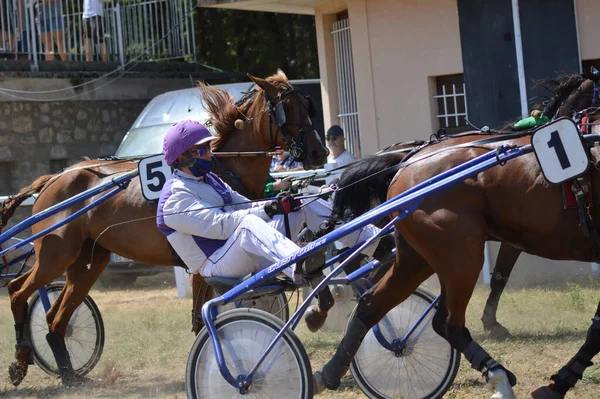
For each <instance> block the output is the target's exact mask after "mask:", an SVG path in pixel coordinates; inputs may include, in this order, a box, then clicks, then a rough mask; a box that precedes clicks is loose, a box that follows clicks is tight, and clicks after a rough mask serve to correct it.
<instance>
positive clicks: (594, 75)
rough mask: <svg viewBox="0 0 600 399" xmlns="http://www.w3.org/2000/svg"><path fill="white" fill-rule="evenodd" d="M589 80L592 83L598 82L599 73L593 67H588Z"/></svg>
mask: <svg viewBox="0 0 600 399" xmlns="http://www.w3.org/2000/svg"><path fill="white" fill-rule="evenodd" d="M589 78H590V79H591V80H592V81H594V82H598V80H600V72H598V70H597V69H596V68H595V67H594V66H592V67H590V75H589Z"/></svg>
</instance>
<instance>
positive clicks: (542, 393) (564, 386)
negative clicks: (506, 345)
mask: <svg viewBox="0 0 600 399" xmlns="http://www.w3.org/2000/svg"><path fill="white" fill-rule="evenodd" d="M598 353H600V302H599V303H598V309H597V310H596V315H595V316H594V318H593V319H592V325H591V326H590V328H589V329H588V332H587V336H586V338H585V342H584V344H583V346H582V347H581V348H579V351H578V352H577V354H576V355H575V356H574V357H573V358H572V359H571V360H569V362H568V363H567V364H566V365H565V366H564V367H563V368H561V369H560V370H559V372H558V373H556V374H554V375H553V376H552V377H550V378H551V379H552V380H553V381H554V383H552V384H550V385H549V386H544V387H541V388H538V389H536V390H535V391H533V392H532V393H531V396H532V397H533V398H534V399H562V398H564V397H565V395H566V394H567V391H568V390H570V389H571V388H573V387H574V386H575V384H576V383H577V381H579V380H580V379H581V378H583V372H584V371H585V369H586V368H588V367H589V366H591V365H592V364H594V363H592V359H593V358H594V356H596V355H597V354H598Z"/></svg>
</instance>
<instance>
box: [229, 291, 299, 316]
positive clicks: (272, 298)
mask: <svg viewBox="0 0 600 399" xmlns="http://www.w3.org/2000/svg"><path fill="white" fill-rule="evenodd" d="M238 308H251V309H259V310H264V311H265V312H267V313H270V314H272V315H274V316H277V317H278V318H280V319H281V320H282V321H283V322H284V323H285V322H287V321H288V320H289V319H290V311H289V308H288V300H287V296H286V294H285V292H280V293H278V294H272V295H263V296H261V297H257V298H250V299H242V300H240V301H235V302H234V303H228V304H227V305H223V306H221V307H220V308H219V313H224V312H226V311H228V310H231V309H238Z"/></svg>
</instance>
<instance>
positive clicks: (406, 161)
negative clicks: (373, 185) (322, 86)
mask: <svg viewBox="0 0 600 399" xmlns="http://www.w3.org/2000/svg"><path fill="white" fill-rule="evenodd" d="M531 133H532V131H530V130H527V131H524V132H519V133H504V134H501V135H500V134H498V133H494V135H495V137H488V138H487V139H481V140H476V141H472V142H469V143H463V144H457V145H453V146H451V147H446V148H440V149H439V150H437V151H434V152H432V153H429V154H427V155H426V156H425V157H423V158H418V159H407V158H412V157H413V156H414V155H416V154H417V153H418V152H419V151H421V150H422V149H423V148H425V147H427V146H430V145H433V144H437V143H439V142H440V141H435V142H431V141H427V142H425V143H424V144H422V145H420V146H417V147H414V148H412V149H411V150H410V151H409V152H408V154H407V155H406V156H405V157H404V159H403V160H402V161H400V162H399V163H398V164H396V165H393V166H390V167H389V168H385V169H382V170H380V171H378V172H375V173H372V174H370V175H369V176H365V177H363V178H362V179H360V180H357V181H355V182H352V183H350V184H348V185H347V186H344V187H336V188H335V189H334V191H343V190H345V189H347V188H349V187H352V186H354V185H356V184H359V183H362V182H363V181H366V180H369V179H371V178H373V177H375V176H378V175H380V174H387V173H390V172H395V171H398V170H400V169H402V168H405V167H407V166H409V165H412V164H414V163H417V162H419V161H422V160H424V159H427V158H430V157H432V156H434V155H437V154H441V153H443V152H446V151H451V150H456V149H462V148H478V147H480V146H481V145H484V144H491V143H498V142H502V141H507V140H513V139H517V138H521V137H525V136H528V135H530V134H531ZM478 134H481V132H478V133H467V134H462V135H453V136H450V137H448V136H446V137H444V138H445V139H449V138H458V137H465V136H470V135H478ZM487 134H489V133H486V135H487ZM379 155H385V154H379Z"/></svg>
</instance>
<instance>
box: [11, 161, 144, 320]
mask: <svg viewBox="0 0 600 399" xmlns="http://www.w3.org/2000/svg"><path fill="white" fill-rule="evenodd" d="M138 174H139V171H138V170H137V169H136V170H133V171H131V172H128V173H125V174H124V175H121V176H119V177H116V178H113V179H111V180H110V181H108V182H106V183H103V184H100V185H98V186H96V187H93V188H90V189H88V190H86V191H83V192H81V193H79V194H77V195H75V196H73V197H71V198H68V199H66V200H64V201H62V202H59V203H58V204H55V205H53V206H51V207H50V208H46V209H44V210H43V211H41V212H39V213H37V214H35V215H33V216H30V217H29V218H27V219H25V220H24V221H22V222H20V223H18V224H16V225H15V226H13V227H11V228H10V229H8V230H6V231H5V232H4V233H2V234H0V244H3V243H4V242H6V241H8V240H9V239H10V238H12V237H14V236H15V235H17V234H19V233H20V232H22V231H23V230H25V229H28V228H29V227H31V226H33V225H34V224H36V223H38V222H40V221H42V220H44V219H46V218H48V217H50V216H52V215H54V214H56V213H58V212H60V211H62V210H64V209H66V208H69V207H71V206H73V205H75V204H77V203H79V202H82V201H85V200H87V199H89V198H91V197H93V196H96V195H98V194H101V193H103V192H105V191H107V190H109V189H111V188H112V187H115V186H116V187H115V188H114V189H113V190H111V191H110V192H108V193H106V194H104V195H102V196H101V197H100V198H97V199H95V200H94V201H92V202H90V203H89V204H88V205H86V206H84V207H83V208H81V209H79V210H78V211H76V212H74V213H73V214H72V215H69V216H68V217H67V218H65V219H64V220H61V221H60V222H58V223H56V224H54V225H52V226H50V227H48V228H46V229H44V230H42V231H41V232H39V233H37V234H34V235H33V236H31V237H29V238H28V239H25V240H23V241H21V242H19V243H17V244H15V245H13V246H11V247H9V248H6V249H4V250H2V251H0V256H2V255H4V254H6V253H8V252H10V251H13V250H15V249H18V248H21V247H23V246H25V245H27V244H29V243H31V242H33V241H34V240H36V239H38V238H40V237H42V236H44V235H46V234H48V233H49V232H51V231H53V230H56V229H57V228H59V227H61V226H64V225H65V224H67V223H69V222H70V221H72V220H73V219H76V218H78V217H79V216H81V215H82V214H83V213H85V212H87V211H89V210H90V209H92V208H94V207H96V206H98V205H100V204H101V203H103V202H104V201H106V200H107V199H109V198H110V197H112V196H114V195H115V194H117V193H118V192H120V191H122V190H124V189H125V188H126V187H127V184H128V183H129V182H130V181H131V179H133V178H134V177H136V176H137V175H138ZM27 257H28V254H23V255H21V256H19V257H17V258H15V259H13V260H11V261H10V263H9V266H10V265H13V264H15V263H17V262H19V261H21V260H24V259H25V258H27ZM3 269H4V265H2V266H0V271H2V270H3ZM16 277H18V274H17V273H4V274H0V280H3V279H11V280H12V279H13V278H16ZM38 292H39V295H40V300H41V301H42V305H43V306H44V310H45V311H46V312H48V311H49V310H50V306H51V305H50V299H49V298H48V292H47V291H46V288H45V287H41V288H39V289H38Z"/></svg>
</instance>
